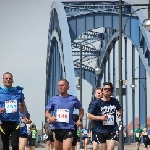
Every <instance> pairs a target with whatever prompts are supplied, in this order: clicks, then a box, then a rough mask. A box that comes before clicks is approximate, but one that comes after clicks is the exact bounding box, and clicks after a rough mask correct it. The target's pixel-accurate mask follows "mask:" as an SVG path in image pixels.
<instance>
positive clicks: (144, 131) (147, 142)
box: [140, 128, 149, 150]
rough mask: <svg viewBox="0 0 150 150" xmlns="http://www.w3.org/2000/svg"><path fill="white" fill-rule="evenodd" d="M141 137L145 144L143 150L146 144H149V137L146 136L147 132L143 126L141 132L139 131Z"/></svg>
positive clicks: (146, 146)
mask: <svg viewBox="0 0 150 150" xmlns="http://www.w3.org/2000/svg"><path fill="white" fill-rule="evenodd" d="M142 137H143V143H144V146H145V150H148V149H147V148H148V145H149V138H148V132H147V129H146V128H144V129H143V132H142V133H141V135H140V139H141V138H142Z"/></svg>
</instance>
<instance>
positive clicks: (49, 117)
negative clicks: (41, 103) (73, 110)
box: [45, 110, 52, 120]
mask: <svg viewBox="0 0 150 150" xmlns="http://www.w3.org/2000/svg"><path fill="white" fill-rule="evenodd" d="M45 116H46V118H47V119H50V120H51V117H52V115H51V113H50V111H49V110H46V113H45Z"/></svg>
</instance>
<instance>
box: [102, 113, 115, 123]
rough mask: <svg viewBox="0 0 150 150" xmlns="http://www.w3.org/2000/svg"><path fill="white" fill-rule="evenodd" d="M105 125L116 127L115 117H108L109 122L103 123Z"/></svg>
mask: <svg viewBox="0 0 150 150" xmlns="http://www.w3.org/2000/svg"><path fill="white" fill-rule="evenodd" d="M103 125H114V116H112V115H108V118H107V120H104V121H103Z"/></svg>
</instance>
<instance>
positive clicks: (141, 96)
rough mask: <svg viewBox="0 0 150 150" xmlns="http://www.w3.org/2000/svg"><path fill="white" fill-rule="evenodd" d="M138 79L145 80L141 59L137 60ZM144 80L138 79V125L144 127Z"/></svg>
mask: <svg viewBox="0 0 150 150" xmlns="http://www.w3.org/2000/svg"><path fill="white" fill-rule="evenodd" d="M139 66H140V67H139V78H146V71H145V67H144V64H143V62H142V60H141V59H139ZM145 81H146V80H145V79H139V91H140V92H139V123H140V125H141V126H144V127H145V122H146V121H145V117H144V116H145V109H146V108H145V105H144V104H145V100H146V97H145V92H146V91H145V90H146V89H145V87H146V83H145Z"/></svg>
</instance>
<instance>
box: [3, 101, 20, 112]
mask: <svg viewBox="0 0 150 150" xmlns="http://www.w3.org/2000/svg"><path fill="white" fill-rule="evenodd" d="M5 109H6V113H14V112H17V100H8V101H5Z"/></svg>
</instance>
